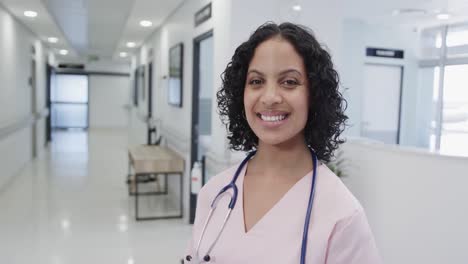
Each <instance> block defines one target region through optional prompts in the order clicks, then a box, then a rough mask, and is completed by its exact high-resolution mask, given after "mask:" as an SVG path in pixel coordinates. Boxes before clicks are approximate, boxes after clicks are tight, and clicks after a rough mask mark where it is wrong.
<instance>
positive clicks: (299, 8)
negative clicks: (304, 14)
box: [292, 5, 302, 12]
mask: <svg viewBox="0 0 468 264" xmlns="http://www.w3.org/2000/svg"><path fill="white" fill-rule="evenodd" d="M292 9H293V10H294V11H298V12H299V11H301V10H302V7H301V5H293V7H292Z"/></svg>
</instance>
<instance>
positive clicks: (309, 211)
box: [185, 148, 318, 264]
mask: <svg viewBox="0 0 468 264" xmlns="http://www.w3.org/2000/svg"><path fill="white" fill-rule="evenodd" d="M309 149H310V153H311V154H312V162H313V172H312V185H311V191H310V195H309V203H308V205H307V214H306V217H305V223H304V231H303V233H302V246H301V261H300V263H301V264H305V258H306V251H307V236H308V234H309V224H310V217H311V214H312V205H313V203H314V194H315V180H316V178H317V177H316V176H317V175H316V174H317V164H318V159H317V155H316V154H315V151H314V150H313V149H312V148H309ZM255 153H256V151H252V152H250V153H249V154H248V155H247V157H246V158H245V159H244V160H243V161H242V162H241V164H240V165H239V167H238V168H237V170H236V173H235V174H234V177H233V178H232V180H231V182H229V184H228V185H226V186H224V188H222V189H221V191H219V193H218V195H216V197H215V198H214V200H213V202H212V203H211V209H210V211H209V213H208V217H207V218H206V221H205V224H204V225H203V229H202V232H201V235H200V239H199V240H198V243H197V248H196V251H195V253H196V256H195V258H196V259H198V257H199V256H200V254H199V251H200V245H201V242H202V240H203V237H204V236H205V232H206V227H207V226H208V224H209V223H210V221H211V217H212V216H213V212H214V211H215V209H216V206H217V203H218V201H219V200H220V198H221V197H222V196H223V195H230V196H231V201H230V202H229V206H228V212H227V214H226V217H225V218H224V221H223V225H222V227H221V229H220V231H219V232H218V235H217V236H216V238H215V240H214V241H213V242H212V243H211V245H210V247H209V248H208V250H207V252H206V254H205V256H204V257H203V260H199V259H198V260H195V259H194V258H193V257H192V256H191V255H188V256H186V258H185V259H186V260H187V261H189V262H191V261H194V262H196V263H203V262H202V261H204V262H205V263H206V262H210V260H211V256H210V253H211V250H212V249H213V247H214V246H215V245H216V242H218V239H219V237H220V236H221V233H222V232H223V230H224V227H225V226H226V223H227V221H228V220H229V217H230V216H231V212H232V210H233V209H234V206H235V205H236V202H237V186H236V181H237V178H238V177H239V174H240V172H241V171H242V169H243V168H244V166H245V164H246V163H247V161H249V160H250V159H251V158H252V157H253V156H254V155H255ZM229 189H232V194H230V193H229V192H227V191H228V190H229Z"/></svg>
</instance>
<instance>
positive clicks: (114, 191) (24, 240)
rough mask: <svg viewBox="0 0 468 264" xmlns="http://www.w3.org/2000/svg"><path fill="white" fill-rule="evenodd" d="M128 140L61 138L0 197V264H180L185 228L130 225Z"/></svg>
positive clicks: (110, 134)
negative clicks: (126, 175)
mask: <svg viewBox="0 0 468 264" xmlns="http://www.w3.org/2000/svg"><path fill="white" fill-rule="evenodd" d="M126 146H127V133H126V132H125V131H115V130H92V131H91V132H89V135H88V133H84V132H71V133H70V132H67V133H66V132H60V133H56V134H54V140H53V143H52V145H51V146H50V148H49V149H47V150H46V152H45V153H43V154H42V155H41V156H40V157H39V158H37V159H35V160H34V161H32V162H31V163H30V164H28V165H27V166H26V167H25V168H23V169H22V170H21V172H20V173H19V174H18V175H15V178H14V180H12V181H11V182H10V183H8V185H7V186H6V188H4V191H3V192H2V193H0V212H2V213H1V215H0V263H11V264H17V263H18V264H26V263H27V264H29V263H34V264H83V263H103V264H120V263H121V264H146V263H148V264H149V263H151V264H155V263H164V264H166V263H180V262H179V260H180V257H181V256H182V255H183V252H184V248H185V245H186V242H187V239H188V237H189V235H190V232H191V226H190V225H188V224H186V223H185V222H184V221H182V220H157V221H144V222H136V221H135V220H134V207H133V205H134V200H133V197H129V196H128V194H127V189H126V185H125V184H124V178H125V174H126V172H127V154H126Z"/></svg>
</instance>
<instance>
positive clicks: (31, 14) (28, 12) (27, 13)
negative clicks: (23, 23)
mask: <svg viewBox="0 0 468 264" xmlns="http://www.w3.org/2000/svg"><path fill="white" fill-rule="evenodd" d="M24 15H25V16H27V17H37V12H34V11H30V10H28V11H24Z"/></svg>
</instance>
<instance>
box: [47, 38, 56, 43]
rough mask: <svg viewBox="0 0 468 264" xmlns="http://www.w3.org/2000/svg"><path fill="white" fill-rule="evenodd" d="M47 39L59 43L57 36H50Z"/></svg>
mask: <svg viewBox="0 0 468 264" xmlns="http://www.w3.org/2000/svg"><path fill="white" fill-rule="evenodd" d="M47 41H49V42H50V43H57V42H58V38H56V37H49V38H47Z"/></svg>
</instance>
